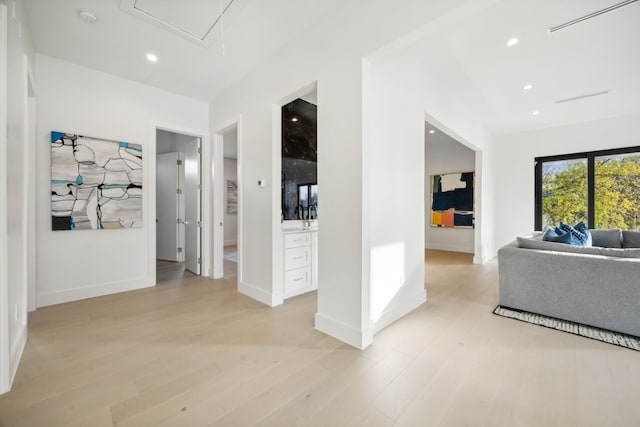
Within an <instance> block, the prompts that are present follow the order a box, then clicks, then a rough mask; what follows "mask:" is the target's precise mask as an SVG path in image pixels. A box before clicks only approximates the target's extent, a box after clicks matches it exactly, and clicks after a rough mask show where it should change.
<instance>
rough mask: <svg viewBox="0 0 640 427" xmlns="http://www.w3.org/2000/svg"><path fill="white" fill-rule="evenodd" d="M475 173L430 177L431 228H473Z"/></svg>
mask: <svg viewBox="0 0 640 427" xmlns="http://www.w3.org/2000/svg"><path fill="white" fill-rule="evenodd" d="M474 186H475V172H460V173H449V174H442V175H433V176H432V177H431V226H432V227H447V228H473V227H474V198H473V188H474Z"/></svg>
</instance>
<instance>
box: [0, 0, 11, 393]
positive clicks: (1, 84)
mask: <svg viewBox="0 0 640 427" xmlns="http://www.w3.org/2000/svg"><path fill="white" fill-rule="evenodd" d="M7 26H8V24H7V5H5V4H0V171H2V173H0V393H5V392H7V391H9V389H10V388H11V375H10V366H9V365H10V360H11V353H10V349H9V346H10V344H9V287H8V286H9V284H8V276H7V174H6V170H7V46H8V45H7V40H8V39H7V34H8V32H7Z"/></svg>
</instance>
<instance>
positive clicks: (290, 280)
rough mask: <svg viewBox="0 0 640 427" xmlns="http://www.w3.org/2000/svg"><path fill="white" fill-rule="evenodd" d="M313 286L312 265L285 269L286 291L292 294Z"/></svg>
mask: <svg viewBox="0 0 640 427" xmlns="http://www.w3.org/2000/svg"><path fill="white" fill-rule="evenodd" d="M310 286H311V267H304V268H297V269H295V270H290V271H285V273H284V292H285V295H286V294H291V293H292V292H296V291H299V290H301V289H305V288H308V287H310Z"/></svg>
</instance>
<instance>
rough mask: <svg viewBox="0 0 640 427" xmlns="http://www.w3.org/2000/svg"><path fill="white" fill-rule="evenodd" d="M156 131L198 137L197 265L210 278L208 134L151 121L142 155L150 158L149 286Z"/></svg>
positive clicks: (152, 272)
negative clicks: (198, 251) (199, 164)
mask: <svg viewBox="0 0 640 427" xmlns="http://www.w3.org/2000/svg"><path fill="white" fill-rule="evenodd" d="M158 130H163V131H167V132H173V133H179V134H182V135H188V136H192V137H194V138H200V147H201V153H200V161H201V166H202V167H201V170H200V182H201V185H202V188H201V190H200V195H201V197H200V198H201V215H202V217H201V218H202V229H201V231H200V233H201V236H202V237H201V240H200V243H201V244H200V251H201V252H200V254H201V258H202V263H201V264H200V273H201V275H202V276H205V275H206V276H210V275H211V274H210V272H211V252H212V241H211V238H210V237H209V236H211V219H212V212H211V201H212V200H211V193H212V188H213V175H212V158H213V155H212V154H213V153H212V151H213V150H212V144H211V143H210V139H209V131H208V130H203V129H192V128H187V127H185V126H181V125H177V124H172V123H166V122H158V121H151V122H150V123H149V141H150V144H149V154H148V155H147V156H145V158H149V161H148V162H147V165H148V170H149V175H147V177H148V180H147V182H148V184H147V185H148V188H149V193H148V194H149V197H147V200H148V201H147V203H146V207H147V215H146V218H147V223H148V224H150V226H151V228H150V231H149V233H150V236H149V246H148V251H149V264H148V266H147V269H148V275H149V277H150V278H151V282H152V284H156V237H157V236H156V232H157V230H156V220H155V218H156V191H157V188H156V155H157V150H156V132H157V131H158Z"/></svg>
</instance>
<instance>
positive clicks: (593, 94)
mask: <svg viewBox="0 0 640 427" xmlns="http://www.w3.org/2000/svg"><path fill="white" fill-rule="evenodd" d="M608 93H609V91H608V90H603V91H601V92H594V93H586V94H584V95H578V96H572V97H571V98H565V99H559V100H557V101H556V104H562V103H563V102H571V101H577V100H579V99H585V98H591V97H593V96H600V95H606V94H608Z"/></svg>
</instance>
